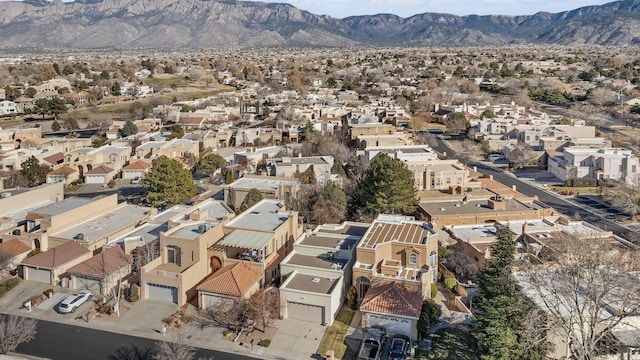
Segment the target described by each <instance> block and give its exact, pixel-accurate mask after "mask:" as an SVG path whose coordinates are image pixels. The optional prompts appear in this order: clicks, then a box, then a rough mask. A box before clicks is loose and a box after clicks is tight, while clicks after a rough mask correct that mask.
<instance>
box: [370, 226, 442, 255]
mask: <svg viewBox="0 0 640 360" xmlns="http://www.w3.org/2000/svg"><path fill="white" fill-rule="evenodd" d="M388 220H390V219H387V221H381V220H379V219H378V220H376V221H374V223H373V224H371V227H370V228H369V230H368V231H367V233H366V234H365V235H364V237H363V238H362V240H361V241H360V244H359V245H358V247H363V248H371V249H375V248H376V246H377V245H378V244H381V243H385V242H390V241H398V242H401V243H407V244H426V243H427V239H428V237H429V235H434V234H435V231H433V229H431V228H430V227H429V226H428V225H427V223H425V222H422V221H415V220H404V219H402V220H399V221H393V222H388Z"/></svg>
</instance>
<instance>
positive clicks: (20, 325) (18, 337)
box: [0, 315, 38, 354]
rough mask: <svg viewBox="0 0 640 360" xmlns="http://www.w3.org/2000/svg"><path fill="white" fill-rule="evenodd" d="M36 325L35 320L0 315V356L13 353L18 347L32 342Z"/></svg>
mask: <svg viewBox="0 0 640 360" xmlns="http://www.w3.org/2000/svg"><path fill="white" fill-rule="evenodd" d="M37 325H38V321H37V320H36V319H30V318H26V317H21V316H14V315H0V354H6V353H8V352H11V351H14V350H15V349H16V348H17V347H18V345H20V344H22V343H27V342H29V341H31V340H33V339H34V338H35V337H36V328H37Z"/></svg>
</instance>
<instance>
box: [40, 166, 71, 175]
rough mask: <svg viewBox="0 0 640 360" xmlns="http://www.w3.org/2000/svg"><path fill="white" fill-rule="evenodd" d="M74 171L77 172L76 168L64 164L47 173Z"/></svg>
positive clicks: (61, 173) (55, 173) (62, 173)
mask: <svg viewBox="0 0 640 360" xmlns="http://www.w3.org/2000/svg"><path fill="white" fill-rule="evenodd" d="M75 172H78V169H76V168H72V167H71V166H67V165H65V166H63V167H59V168H57V169H55V170H51V171H49V172H48V173H47V175H71V174H73V173H75Z"/></svg>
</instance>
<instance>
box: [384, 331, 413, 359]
mask: <svg viewBox="0 0 640 360" xmlns="http://www.w3.org/2000/svg"><path fill="white" fill-rule="evenodd" d="M409 345H410V341H409V338H408V337H407V336H403V335H396V336H394V337H393V338H392V339H391V349H390V350H389V358H388V359H389V360H404V359H406V358H407V353H408V352H409Z"/></svg>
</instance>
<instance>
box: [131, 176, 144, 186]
mask: <svg viewBox="0 0 640 360" xmlns="http://www.w3.org/2000/svg"><path fill="white" fill-rule="evenodd" d="M140 182H142V178H141V177H139V176H136V177H135V178H134V179H133V180H131V184H134V185H135V184H140Z"/></svg>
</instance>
